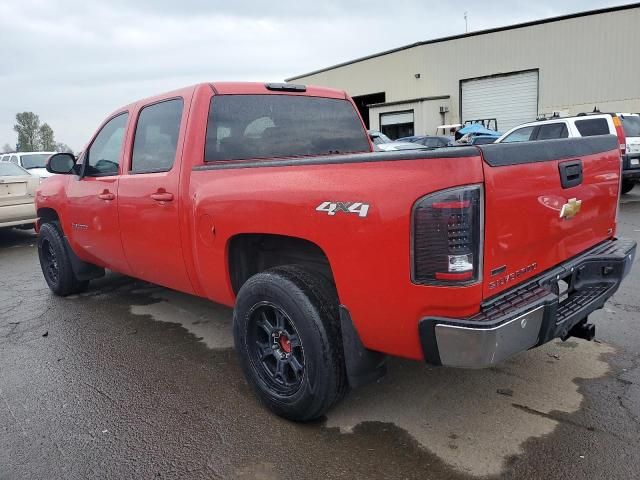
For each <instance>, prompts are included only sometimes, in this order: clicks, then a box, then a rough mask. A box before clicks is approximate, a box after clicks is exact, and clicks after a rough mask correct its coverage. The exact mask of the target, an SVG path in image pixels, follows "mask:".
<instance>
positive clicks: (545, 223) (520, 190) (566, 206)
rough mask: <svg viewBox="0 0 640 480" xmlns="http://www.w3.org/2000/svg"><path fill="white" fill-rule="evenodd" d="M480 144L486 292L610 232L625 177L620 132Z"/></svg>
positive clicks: (543, 267)
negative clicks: (616, 134)
mask: <svg viewBox="0 0 640 480" xmlns="http://www.w3.org/2000/svg"><path fill="white" fill-rule="evenodd" d="M479 148H480V149H481V150H482V154H483V158H484V164H483V168H484V174H485V248H484V252H485V255H484V268H483V272H484V276H483V279H484V280H483V283H484V295H485V297H489V296H493V295H495V294H496V293H499V292H500V291H502V290H505V289H507V288H509V287H511V286H513V285H514V284H516V283H519V282H520V281H522V280H525V279H526V278H530V277H532V276H534V275H537V274H539V273H541V272H543V271H545V270H548V269H550V268H552V267H553V266H555V265H557V264H558V263H561V262H563V261H565V260H567V259H569V258H571V257H573V256H575V255H578V254H579V253H581V252H583V251H585V250H587V249H588V248H590V247H592V246H594V245H596V244H597V243H599V242H602V241H603V240H605V239H607V238H610V237H612V236H613V234H614V232H615V216H616V206H617V201H618V188H619V181H620V155H619V147H618V140H617V138H616V137H615V136H613V135H606V136H598V137H589V138H575V139H573V138H572V139H560V140H547V141H545V142H523V143H514V144H496V145H483V146H481V147H479Z"/></svg>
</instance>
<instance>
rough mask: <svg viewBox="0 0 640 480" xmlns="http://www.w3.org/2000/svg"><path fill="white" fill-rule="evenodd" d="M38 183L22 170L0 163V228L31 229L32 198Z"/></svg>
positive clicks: (32, 223)
mask: <svg viewBox="0 0 640 480" xmlns="http://www.w3.org/2000/svg"><path fill="white" fill-rule="evenodd" d="M39 184H40V181H39V180H38V177H36V176H33V175H31V174H30V173H29V172H27V171H26V170H25V169H24V168H22V167H19V166H18V165H15V164H14V163H11V162H0V228H4V227H18V228H33V226H34V224H35V222H36V207H35V204H34V198H35V194H36V189H37V188H38V185H39Z"/></svg>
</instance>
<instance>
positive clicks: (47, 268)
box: [38, 223, 89, 297]
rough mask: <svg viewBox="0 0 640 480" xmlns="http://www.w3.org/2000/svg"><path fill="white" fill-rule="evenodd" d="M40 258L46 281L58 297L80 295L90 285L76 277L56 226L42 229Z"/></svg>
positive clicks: (49, 224) (52, 225) (39, 236)
mask: <svg viewBox="0 0 640 480" xmlns="http://www.w3.org/2000/svg"><path fill="white" fill-rule="evenodd" d="M38 257H39V258H40V268H42V274H43V275H44V279H45V281H46V282H47V285H49V288H50V289H51V291H52V292H53V293H55V294H56V295H59V296H61V297H65V296H67V295H71V294H73V293H79V292H81V291H83V290H85V289H86V288H87V286H88V285H89V281H88V280H84V281H80V280H78V279H77V278H76V276H75V275H74V273H73V268H72V267H71V260H70V259H69V255H68V254H67V250H66V248H65V245H64V237H63V236H62V233H61V232H60V228H59V227H58V226H57V225H56V224H54V223H45V224H44V225H42V226H41V227H40V234H39V235H38Z"/></svg>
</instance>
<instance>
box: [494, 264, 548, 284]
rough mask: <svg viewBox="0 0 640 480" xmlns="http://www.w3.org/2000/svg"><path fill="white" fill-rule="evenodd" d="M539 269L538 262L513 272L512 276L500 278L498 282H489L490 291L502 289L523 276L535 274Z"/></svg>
mask: <svg viewBox="0 0 640 480" xmlns="http://www.w3.org/2000/svg"><path fill="white" fill-rule="evenodd" d="M537 268H538V263H537V262H534V263H532V264H530V265H527V266H526V267H523V268H521V269H519V270H516V271H515V272H511V273H510V274H508V275H505V276H504V277H500V278H498V279H497V280H494V281H493V282H489V289H490V290H493V289H494V288H498V287H502V286H503V285H506V284H507V283H509V282H513V281H514V280H515V279H517V278H520V277H521V276H522V275H524V274H526V273H529V272H533V271H534V270H535V269H537Z"/></svg>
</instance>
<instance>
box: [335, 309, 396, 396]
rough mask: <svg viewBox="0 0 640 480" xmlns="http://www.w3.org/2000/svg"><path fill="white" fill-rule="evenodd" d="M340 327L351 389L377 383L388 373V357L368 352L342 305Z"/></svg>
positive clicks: (347, 311)
mask: <svg viewBox="0 0 640 480" xmlns="http://www.w3.org/2000/svg"><path fill="white" fill-rule="evenodd" d="M340 326H341V328H342V345H343V347H344V362H345V365H346V369H347V378H348V379H349V385H350V386H351V388H358V387H361V386H363V385H366V384H368V383H372V382H375V381H376V380H378V379H379V378H381V377H383V376H384V375H385V374H386V373H387V365H386V359H387V357H386V355H384V354H382V353H380V352H374V351H373V350H368V349H367V348H365V346H364V345H363V344H362V341H361V340H360V336H359V335H358V332H357V331H356V329H355V327H354V326H353V322H352V320H351V315H350V314H349V310H347V307H345V306H344V305H340Z"/></svg>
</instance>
